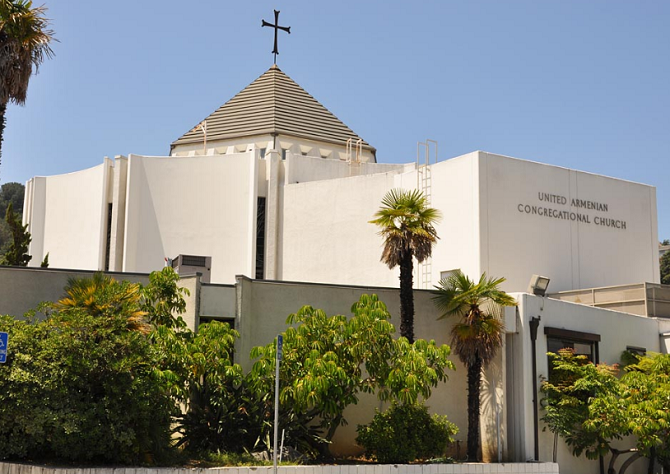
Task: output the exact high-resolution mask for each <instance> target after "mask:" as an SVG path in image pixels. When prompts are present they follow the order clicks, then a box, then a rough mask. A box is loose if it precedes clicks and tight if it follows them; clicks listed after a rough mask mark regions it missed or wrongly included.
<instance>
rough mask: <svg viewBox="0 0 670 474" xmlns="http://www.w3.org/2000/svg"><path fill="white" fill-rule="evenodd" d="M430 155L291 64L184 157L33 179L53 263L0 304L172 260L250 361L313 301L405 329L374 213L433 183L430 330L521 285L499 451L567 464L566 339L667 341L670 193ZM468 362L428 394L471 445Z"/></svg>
mask: <svg viewBox="0 0 670 474" xmlns="http://www.w3.org/2000/svg"><path fill="white" fill-rule="evenodd" d="M421 147H422V148H420V149H421V151H422V153H421V159H418V158H417V160H415V161H411V162H409V163H406V164H385V163H378V162H377V154H376V150H375V148H374V147H373V146H371V145H370V144H369V143H367V142H366V141H365V140H363V139H362V138H361V137H359V136H358V135H357V134H356V133H354V132H353V131H352V130H351V129H349V128H348V127H347V126H346V125H345V124H343V123H342V122H341V121H340V120H339V119H337V118H336V117H335V115H333V114H332V113H331V112H330V111H328V110H327V109H326V108H325V107H323V106H322V105H321V104H320V103H319V102H318V101H317V100H316V99H314V98H313V97H312V96H310V95H309V94H308V93H307V92H306V91H305V90H303V89H302V88H301V87H300V86H299V85H298V84H296V83H295V82H294V81H293V80H292V79H291V78H289V77H288V76H287V75H286V74H285V73H284V72H282V71H281V70H280V69H279V68H277V67H276V66H273V67H271V68H270V69H269V70H267V71H266V72H265V73H263V74H262V75H261V76H260V77H259V78H258V79H256V80H255V81H253V82H252V83H251V84H250V85H249V86H247V87H246V88H245V89H244V90H242V91H241V92H240V93H238V94H237V95H236V96H234V97H233V98H232V99H231V100H230V101H228V102H227V103H226V104H224V105H222V106H221V107H220V108H218V109H217V110H216V111H215V112H213V113H212V114H211V115H209V116H208V117H206V118H205V119H204V120H203V121H202V122H201V124H199V125H198V126H196V127H195V128H194V129H192V130H190V131H189V132H187V133H185V134H184V135H183V136H181V137H180V138H179V139H177V140H176V141H174V142H173V143H172V144H171V146H170V153H169V156H139V155H133V154H130V155H128V156H117V157H115V158H114V159H109V158H105V159H104V161H103V163H102V164H100V165H98V166H95V167H93V168H90V169H87V170H83V171H78V172H74V173H69V174H63V175H57V176H48V177H34V178H32V179H30V180H29V181H28V183H27V186H26V198H25V205H24V216H23V218H24V223H27V224H28V225H29V231H30V233H31V234H32V243H31V247H30V254H31V255H32V256H33V259H32V262H31V264H32V265H34V266H37V265H39V262H40V261H41V260H42V258H43V257H44V256H45V255H46V254H47V253H48V254H49V260H50V263H51V268H50V269H40V268H33V269H30V268H28V269H19V268H8V267H2V268H0V314H15V315H21V314H22V312H23V311H25V310H27V309H30V308H31V307H34V306H35V305H36V304H37V303H38V302H39V301H42V300H48V299H55V298H58V297H59V295H60V294H61V293H60V292H62V288H63V286H64V285H65V283H66V281H67V277H68V276H81V275H85V274H87V273H86V271H93V270H105V271H108V272H122V273H121V274H118V275H115V277H116V278H119V279H122V278H129V279H133V280H140V281H145V280H146V275H138V274H146V273H149V272H151V271H153V270H158V269H160V268H162V267H163V266H164V265H165V264H166V261H172V264H173V265H174V266H175V267H176V268H178V270H179V271H180V273H181V274H182V275H183V279H182V283H183V284H184V285H185V286H186V287H188V288H190V290H191V296H190V297H189V298H188V301H187V314H186V320H187V322H188V323H189V325H190V326H191V327H197V325H198V324H199V323H200V322H201V321H204V320H209V319H220V320H226V321H230V322H231V323H232V324H233V325H234V326H235V327H236V328H237V329H238V330H239V331H240V333H241V335H242V337H241V339H240V341H239V343H238V346H237V351H236V352H237V354H238V355H239V357H241V362H242V363H243V365H245V366H247V367H248V365H249V364H250V362H249V361H248V360H247V359H245V357H246V355H248V354H249V350H250V349H251V347H253V346H255V345H261V344H263V345H264V344H267V343H268V342H270V341H271V340H272V339H273V338H274V336H275V335H276V334H277V333H278V332H281V331H283V330H285V327H286V326H285V320H286V316H287V315H288V314H289V313H291V312H295V311H296V310H297V309H299V308H300V306H301V305H303V304H311V305H312V306H315V307H319V308H323V309H324V310H326V312H327V313H328V314H336V313H340V314H349V308H350V306H351V304H352V303H353V302H354V301H356V300H357V299H358V297H359V296H360V294H361V293H377V294H379V295H380V298H381V299H382V300H383V301H385V302H386V303H387V305H388V307H389V310H390V311H391V313H392V315H393V322H394V323H395V324H396V326H398V324H397V323H398V319H397V318H398V313H399V312H398V303H399V302H398V294H397V293H398V292H397V287H398V273H397V271H392V270H389V269H388V268H387V267H386V265H384V264H382V263H380V261H379V259H380V256H381V249H382V239H381V237H380V236H379V235H377V229H376V228H375V226H374V225H372V224H370V223H369V221H370V220H371V219H372V217H373V214H374V213H375V212H376V211H377V210H378V208H379V206H380V203H381V200H382V197H383V196H384V195H385V194H386V193H387V192H388V191H389V190H390V189H393V188H405V189H417V188H418V189H420V190H421V191H423V192H424V193H425V194H426V196H427V197H428V198H429V202H430V205H431V206H432V207H435V208H437V209H439V210H440V211H441V213H442V216H443V218H442V220H441V222H440V223H439V224H438V225H437V226H436V230H437V233H438V235H439V237H440V240H439V241H438V243H437V245H436V246H435V247H434V250H433V256H432V258H431V259H430V260H429V261H427V262H425V263H424V264H422V265H419V266H418V267H417V269H416V276H415V279H414V281H415V286H416V288H417V291H416V292H415V300H416V318H415V333H416V336H417V337H419V338H426V339H436V340H437V342H438V343H449V330H450V326H451V325H452V324H453V321H445V320H439V321H438V316H439V314H438V312H437V310H436V309H435V306H434V304H433V302H432V300H431V297H432V294H431V292H430V291H427V290H429V289H431V288H433V286H434V285H436V284H437V282H438V281H439V280H440V278H441V277H442V276H444V275H446V274H448V272H450V271H453V270H456V269H460V270H462V271H463V272H464V273H466V274H467V275H469V276H470V277H472V278H478V277H479V275H480V274H481V273H483V272H487V273H488V274H489V275H492V276H496V277H506V278H507V281H506V283H505V284H504V287H503V288H504V289H505V290H507V291H508V292H512V293H513V296H515V298H517V301H518V303H519V304H518V306H517V307H516V308H509V310H508V311H507V312H506V313H505V328H506V337H505V341H504V347H503V348H502V349H501V351H499V354H498V356H497V358H496V360H495V361H494V363H493V364H492V365H491V367H490V368H489V370H488V371H487V373H486V382H485V384H484V396H483V399H482V410H483V413H482V421H481V423H482V437H483V451H484V457H485V459H487V460H492V461H496V460H498V461H500V460H511V461H522V462H523V461H527V460H543V461H551V460H552V458H553V437H552V436H551V434H550V433H548V432H542V424H541V422H538V417H541V415H542V413H541V410H540V408H539V405H538V404H539V402H538V400H539V398H540V395H539V393H538V391H537V384H538V383H539V380H540V379H541V377H542V376H545V377H546V376H547V374H548V365H547V357H546V356H545V353H546V352H547V351H548V350H555V348H556V347H564V346H566V345H568V346H570V345H571V347H574V348H575V349H576V350H578V351H579V352H581V353H583V354H586V355H588V356H589V357H591V359H592V360H593V361H596V362H597V361H602V362H608V363H615V362H618V361H619V357H620V355H621V353H622V351H624V350H627V349H629V350H630V349H635V350H641V351H656V352H668V348H669V346H670V319H666V318H668V317H670V294H669V293H670V290H669V289H668V287H663V286H662V285H660V284H659V278H660V277H659V259H658V235H657V211H656V190H655V188H654V187H652V186H648V185H644V184H639V183H633V182H630V181H626V180H623V179H615V178H610V177H605V176H600V175H596V174H591V173H585V172H581V171H576V170H572V169H566V168H561V167H557V166H551V165H546V164H542V163H537V162H532V161H526V160H521V159H517V158H510V157H506V156H500V155H495V154H492V153H487V152H482V151H475V152H472V153H469V154H466V155H463V156H459V157H455V158H451V159H447V160H442V159H441V158H440V159H438V158H437V157H436V153H435V151H436V147H435V144H434V143H433V142H430V141H426V142H425V143H423V144H422V145H421ZM424 152H425V153H424ZM58 268H61V269H69V270H67V271H64V270H57V269H58ZM196 272H198V273H196ZM189 274H190V275H189ZM534 274H536V275H543V276H545V277H547V278H549V279H550V287H549V290H550V293H552V294H550V295H549V296H548V297H547V296H538V295H533V294H528V293H527V287H528V284H529V280H530V279H531V276H532V275H534ZM658 316H661V317H658ZM453 359H454V360H455V359H456V357H454V358H453ZM534 362H535V363H536V364H535V363H534ZM457 367H458V368H457V372H456V373H455V374H453V375H451V377H450V380H449V381H448V382H447V383H446V384H444V386H441V387H439V388H438V389H437V390H435V392H434V394H433V396H432V397H431V399H430V400H429V405H430V406H431V409H432V410H433V411H435V412H438V413H442V414H447V415H448V416H449V418H450V420H451V421H453V422H455V423H456V424H457V425H458V426H460V428H461V433H460V434H459V436H457V438H459V439H460V440H461V442H463V441H464V440H465V435H466V427H467V420H466V410H465V409H464V407H465V404H466V383H465V373H466V371H465V369H464V368H463V367H462V366H461V365H459V364H458V363H457ZM375 406H378V404H377V402H375V400H373V399H367V400H365V401H362V403H361V404H359V406H356V407H352V409H351V410H350V411H348V415H347V416H349V417H350V424H349V426H348V427H343V428H342V430H340V431H339V432H338V435H337V437H336V439H335V444H334V445H333V448H332V449H333V450H334V451H335V452H339V453H351V452H354V451H355V450H356V449H357V448H356V447H355V446H354V445H353V439H354V438H355V434H354V431H355V427H356V424H357V423H366V422H368V421H369V419H370V418H371V417H372V414H373V408H374V407H375ZM461 446H464V445H461ZM462 452H464V448H462V451H461V453H462ZM454 455H458V452H457V451H456V452H454ZM558 462H559V464H560V466H561V472H565V473H596V472H598V463H597V462H596V461H586V460H585V459H584V458H574V457H572V456H571V455H570V454H569V452H568V450H567V448H566V447H565V446H564V445H563V444H560V445H559V449H558ZM637 464H639V465H638V466H637V468H638V471H635V472H646V470H645V469H646V467H645V466H643V465H642V463H637ZM629 472H634V471H632V470H631V471H629Z"/></svg>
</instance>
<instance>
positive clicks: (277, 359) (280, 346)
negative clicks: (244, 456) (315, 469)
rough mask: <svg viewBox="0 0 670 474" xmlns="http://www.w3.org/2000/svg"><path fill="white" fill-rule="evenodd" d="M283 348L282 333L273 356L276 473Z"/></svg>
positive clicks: (274, 458) (274, 461)
mask: <svg viewBox="0 0 670 474" xmlns="http://www.w3.org/2000/svg"><path fill="white" fill-rule="evenodd" d="M283 350H284V338H283V337H282V335H281V334H280V335H278V336H277V354H276V356H275V423H274V425H275V426H274V440H273V443H272V464H273V466H274V473H275V474H277V434H278V432H279V430H278V428H279V364H280V363H281V358H282V355H283Z"/></svg>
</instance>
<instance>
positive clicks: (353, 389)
mask: <svg viewBox="0 0 670 474" xmlns="http://www.w3.org/2000/svg"><path fill="white" fill-rule="evenodd" d="M351 311H352V313H353V317H351V318H347V317H346V316H343V315H335V316H328V315H327V314H326V313H325V312H324V311H323V310H320V309H315V308H313V307H311V306H304V307H303V308H301V309H300V310H299V311H298V312H297V313H295V314H291V315H290V316H289V317H288V319H287V323H289V324H292V325H294V327H289V328H288V329H287V330H286V332H284V334H283V337H284V358H283V360H282V363H281V366H280V369H279V377H280V392H279V400H280V412H281V418H282V419H283V420H286V421H284V422H283V423H284V424H283V425H282V428H285V429H286V437H287V438H286V439H287V442H290V443H296V444H299V445H300V448H301V450H305V451H310V450H319V449H322V450H323V449H324V447H325V446H327V443H329V442H330V441H331V440H332V438H333V436H334V434H335V431H336V430H337V428H338V427H339V426H341V425H343V424H345V423H346V420H345V418H344V411H345V408H346V407H347V406H349V405H352V404H353V405H355V404H357V403H358V400H359V397H360V396H361V394H363V393H376V394H377V396H378V398H379V399H380V400H388V401H397V402H399V403H402V404H414V403H416V402H417V400H418V399H419V398H423V399H427V398H428V397H430V395H431V390H432V388H433V387H435V386H437V384H438V382H442V381H444V380H446V379H447V371H448V370H450V369H453V368H454V366H453V363H452V362H451V361H450V360H449V359H448V356H449V354H450V349H449V346H447V345H442V346H438V345H437V344H436V343H435V341H432V340H431V341H425V340H422V339H419V340H417V341H416V342H414V343H413V344H409V343H408V342H407V340H405V339H402V338H400V339H395V338H394V337H393V334H394V332H395V328H394V327H393V325H392V324H391V322H390V321H389V320H390V314H389V312H388V310H387V308H386V305H385V304H384V303H383V302H381V301H379V299H378V298H377V296H376V295H362V296H361V298H360V299H359V301H357V302H356V303H354V305H353V306H352V307H351ZM275 353H276V343H271V344H268V345H267V346H265V347H255V348H254V349H253V350H252V352H251V357H252V358H255V359H257V360H256V362H255V364H254V368H253V371H252V380H253V381H254V384H255V386H256V391H257V393H262V394H272V393H273V387H274V374H275ZM270 407H271V405H270ZM269 412H270V413H271V411H270V410H269ZM267 426H268V427H271V425H269V424H267ZM324 441H325V442H326V444H324ZM444 441H445V442H446V441H447V440H446V439H445V440H444Z"/></svg>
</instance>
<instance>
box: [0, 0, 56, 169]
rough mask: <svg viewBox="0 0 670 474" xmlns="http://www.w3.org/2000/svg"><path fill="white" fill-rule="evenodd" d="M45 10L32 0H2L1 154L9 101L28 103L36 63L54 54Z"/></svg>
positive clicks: (0, 61)
mask: <svg viewBox="0 0 670 474" xmlns="http://www.w3.org/2000/svg"><path fill="white" fill-rule="evenodd" d="M45 11H46V8H45V7H44V6H40V7H35V8H33V6H32V2H31V1H29V0H0V157H1V156H2V138H3V134H4V130H5V112H6V110H7V103H8V102H9V101H12V102H14V103H15V104H18V105H23V104H25V102H26V93H27V92H28V82H29V80H30V76H31V75H32V73H33V67H34V68H35V72H37V69H38V68H39V66H40V64H41V63H42V62H43V61H44V60H45V59H46V58H50V57H51V56H52V55H53V51H52V50H51V47H50V46H49V43H50V42H51V40H52V39H53V31H51V30H49V29H48V26H49V20H47V19H46V18H45V17H44V12H45Z"/></svg>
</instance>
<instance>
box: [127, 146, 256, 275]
mask: <svg viewBox="0 0 670 474" xmlns="http://www.w3.org/2000/svg"><path fill="white" fill-rule="evenodd" d="M255 164H256V160H254V159H253V157H252V154H246V153H245V154H235V155H224V156H211V157H198V158H182V157H145V156H136V155H130V156H129V166H128V186H127V212H126V225H125V242H124V249H125V255H124V267H123V269H124V271H135V272H151V271H153V270H158V269H160V268H162V267H163V265H164V258H165V257H169V258H173V257H176V256H177V255H179V254H186V255H203V256H211V257H212V273H211V279H212V281H213V282H218V283H231V282H233V281H234V276H235V275H236V274H245V275H253V270H252V262H253V258H254V254H253V252H254V250H255V234H254V227H255V215H256V186H257V183H256V179H255V173H254V167H255Z"/></svg>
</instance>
